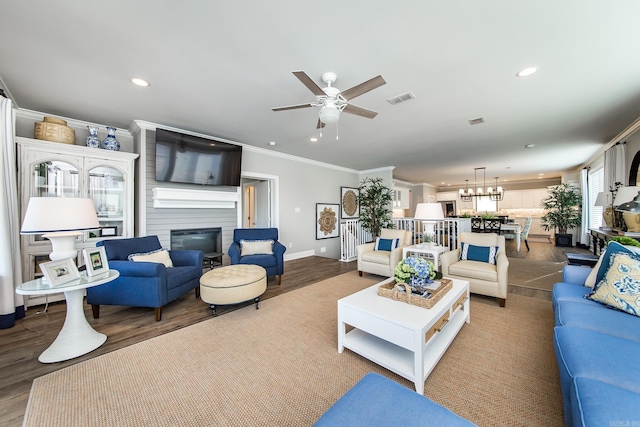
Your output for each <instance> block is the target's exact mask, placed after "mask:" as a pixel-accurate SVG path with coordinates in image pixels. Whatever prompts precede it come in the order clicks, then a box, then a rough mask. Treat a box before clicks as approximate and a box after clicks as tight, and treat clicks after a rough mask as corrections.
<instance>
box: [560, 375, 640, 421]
mask: <svg viewBox="0 0 640 427" xmlns="http://www.w3.org/2000/svg"><path fill="white" fill-rule="evenodd" d="M573 381H574V389H575V394H574V395H573V400H572V402H571V412H572V416H573V423H574V425H579V426H616V425H618V426H627V425H628V426H633V425H637V424H638V420H640V405H638V402H639V401H640V394H638V393H635V392H633V391H631V390H626V389H624V388H621V387H616V386H615V385H612V384H607V383H604V382H601V381H597V380H594V379H590V378H582V377H578V378H575V379H574V380H573ZM631 420H632V421H631Z"/></svg>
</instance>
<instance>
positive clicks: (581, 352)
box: [554, 326, 640, 426]
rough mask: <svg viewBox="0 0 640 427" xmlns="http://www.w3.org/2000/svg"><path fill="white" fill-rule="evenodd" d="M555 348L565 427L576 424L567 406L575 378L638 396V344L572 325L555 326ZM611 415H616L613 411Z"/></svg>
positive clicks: (572, 398)
mask: <svg viewBox="0 0 640 427" xmlns="http://www.w3.org/2000/svg"><path fill="white" fill-rule="evenodd" d="M554 349H555V353H556V359H557V362H558V370H559V373H560V388H561V391H562V402H563V405H564V415H565V425H571V426H572V425H577V424H574V423H573V422H572V420H571V417H572V412H571V411H572V409H571V404H570V402H572V401H574V400H575V389H574V383H573V381H574V379H575V378H578V377H584V378H591V379H594V380H598V381H601V382H604V383H608V384H615V385H616V386H618V387H622V388H626V389H628V390H631V391H633V392H636V393H640V382H638V380H637V379H638V378H639V377H640V364H638V363H637V361H638V360H639V359H640V345H638V343H637V342H634V341H630V340H626V339H623V338H618V337H614V336H611V335H606V334H601V333H599V332H595V331H590V330H587V329H582V328H576V327H574V326H556V327H555V328H554ZM612 415H615V410H614V411H613V412H612ZM588 425H592V424H588ZM594 425H596V424H594Z"/></svg>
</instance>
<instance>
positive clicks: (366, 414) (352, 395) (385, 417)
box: [314, 372, 475, 427]
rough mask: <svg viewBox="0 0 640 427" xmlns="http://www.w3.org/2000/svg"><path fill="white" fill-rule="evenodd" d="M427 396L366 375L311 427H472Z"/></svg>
mask: <svg viewBox="0 0 640 427" xmlns="http://www.w3.org/2000/svg"><path fill="white" fill-rule="evenodd" d="M474 425H475V424H472V423H470V422H469V421H467V420H465V419H464V418H462V417H459V416H458V415H456V414H454V413H453V412H451V411H450V410H448V409H446V408H444V407H442V406H440V405H438V404H437V403H434V402H432V401H431V400H429V399H427V398H426V397H424V396H422V395H420V394H418V393H416V392H414V391H413V390H409V389H408V388H406V387H403V386H401V385H400V384H398V383H396V382H394V381H391V380H390V379H388V378H385V377H383V376H382V375H378V374H376V373H373V372H371V373H368V374H367V375H365V376H364V377H363V378H362V379H361V380H360V381H359V382H358V383H357V384H356V385H354V386H353V387H352V388H351V389H350V390H349V391H347V392H346V393H345V395H344V396H342V397H341V398H340V399H338V401H337V402H336V403H335V404H334V405H333V406H332V407H331V408H329V409H328V410H327V412H325V413H324V415H322V417H320V419H319V420H318V421H317V422H316V423H315V424H314V426H317V427H322V426H327V427H336V426H349V427H358V426H363V427H364V426H366V427H371V426H403V427H413V426H415V427H418V426H420V427H430V426H433V427H436V426H437V427H442V426H447V427H458V426H460V427H468V426H474Z"/></svg>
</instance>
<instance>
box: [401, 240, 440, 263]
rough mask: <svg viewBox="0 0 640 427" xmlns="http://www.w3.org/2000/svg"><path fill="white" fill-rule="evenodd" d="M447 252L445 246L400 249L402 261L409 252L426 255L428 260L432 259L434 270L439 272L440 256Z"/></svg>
mask: <svg viewBox="0 0 640 427" xmlns="http://www.w3.org/2000/svg"><path fill="white" fill-rule="evenodd" d="M448 250H449V248H448V247H447V246H436V245H433V244H429V243H422V244H419V245H411V246H405V247H404V248H402V259H405V258H406V257H407V254H408V253H409V252H412V253H416V254H419V255H427V256H428V257H429V258H432V259H433V265H434V266H435V268H436V270H439V268H440V254H443V253H445V252H447V251H448Z"/></svg>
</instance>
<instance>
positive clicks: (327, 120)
mask: <svg viewBox="0 0 640 427" xmlns="http://www.w3.org/2000/svg"><path fill="white" fill-rule="evenodd" d="M339 118H340V110H338V109H337V108H336V107H333V106H326V107H322V108H321V109H320V121H321V122H322V123H324V124H327V125H329V124H331V123H335V122H337V121H338V119H339Z"/></svg>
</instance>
